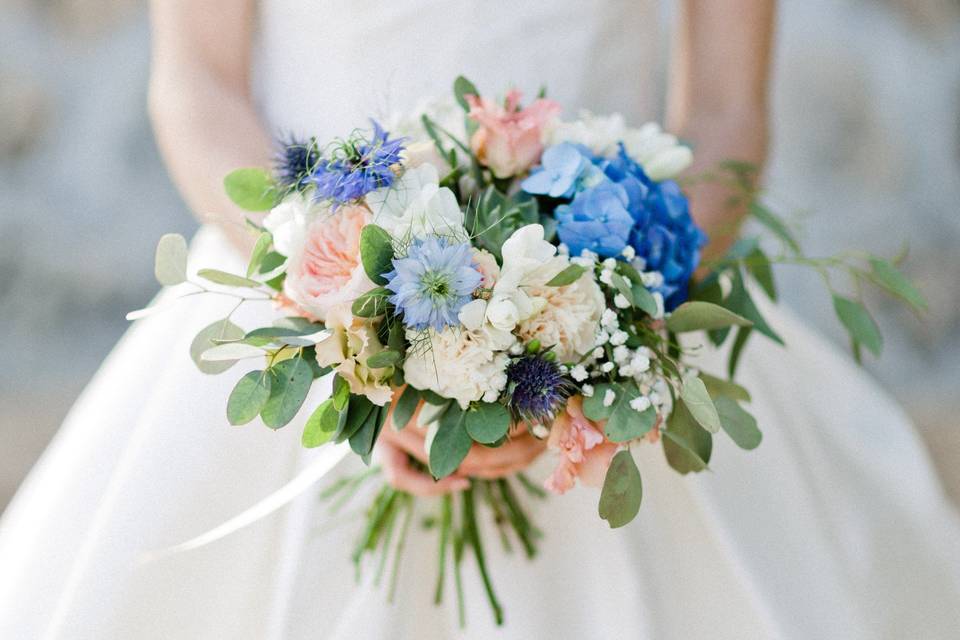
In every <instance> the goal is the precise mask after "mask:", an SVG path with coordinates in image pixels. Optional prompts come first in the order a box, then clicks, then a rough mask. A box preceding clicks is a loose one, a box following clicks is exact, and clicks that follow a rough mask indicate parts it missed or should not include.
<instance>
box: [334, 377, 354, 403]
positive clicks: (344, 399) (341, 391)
mask: <svg viewBox="0 0 960 640" xmlns="http://www.w3.org/2000/svg"><path fill="white" fill-rule="evenodd" d="M330 397H331V399H332V400H333V406H334V408H335V409H336V410H337V411H343V410H344V409H346V408H347V403H349V402H350V384H349V383H348V382H347V381H346V380H344V379H343V378H342V377H341V376H340V375H335V376H333V393H331V394H330Z"/></svg>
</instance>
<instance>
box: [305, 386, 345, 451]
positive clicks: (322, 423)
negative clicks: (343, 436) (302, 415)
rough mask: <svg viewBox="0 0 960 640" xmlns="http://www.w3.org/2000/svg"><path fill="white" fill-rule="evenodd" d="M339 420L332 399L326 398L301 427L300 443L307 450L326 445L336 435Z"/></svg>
mask: <svg viewBox="0 0 960 640" xmlns="http://www.w3.org/2000/svg"><path fill="white" fill-rule="evenodd" d="M339 419H340V414H339V412H338V411H337V409H336V407H334V406H333V398H327V399H326V400H325V401H324V402H323V403H321V404H320V406H319V407H317V408H316V409H315V410H314V411H313V413H312V414H310V417H309V418H308V419H307V424H306V425H304V427H303V436H302V437H301V438H300V443H301V444H302V445H303V446H304V447H306V448H307V449H312V448H314V447H319V446H320V445H322V444H326V443H327V442H329V441H330V439H331V438H333V435H334V433H336V431H337V423H338V422H339Z"/></svg>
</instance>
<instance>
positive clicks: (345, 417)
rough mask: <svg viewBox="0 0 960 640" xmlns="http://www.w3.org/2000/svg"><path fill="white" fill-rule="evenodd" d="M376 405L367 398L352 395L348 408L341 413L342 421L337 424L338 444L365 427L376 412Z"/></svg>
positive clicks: (335, 437)
mask: <svg viewBox="0 0 960 640" xmlns="http://www.w3.org/2000/svg"><path fill="white" fill-rule="evenodd" d="M375 408H376V405H374V404H373V403H372V402H370V400H369V399H368V398H367V397H366V396H358V395H353V394H350V400H349V402H348V403H347V405H346V407H345V408H344V409H342V410H341V411H340V419H339V421H338V422H337V431H336V433H335V434H334V439H335V440H336V441H337V442H343V441H344V440H348V439H349V438H351V437H352V436H353V434H355V433H356V432H357V431H359V430H360V428H361V427H363V425H364V423H365V422H366V421H367V418H369V417H370V414H371V413H372V412H373V411H374V409H375Z"/></svg>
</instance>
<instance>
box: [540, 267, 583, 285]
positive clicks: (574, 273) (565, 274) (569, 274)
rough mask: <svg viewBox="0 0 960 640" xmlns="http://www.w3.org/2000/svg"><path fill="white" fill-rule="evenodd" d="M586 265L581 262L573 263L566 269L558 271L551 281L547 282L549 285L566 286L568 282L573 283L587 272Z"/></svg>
mask: <svg viewBox="0 0 960 640" xmlns="http://www.w3.org/2000/svg"><path fill="white" fill-rule="evenodd" d="M586 270H587V269H586V267H584V266H583V265H579V264H571V265H570V266H568V267H567V268H566V269H564V270H563V271H561V272H560V273H558V274H557V275H555V276H553V277H552V278H550V281H549V282H547V285H546V286H548V287H565V286H567V285H568V284H573V283H574V282H576V281H577V280H579V279H580V276H582V275H583V274H584V273H585V272H586Z"/></svg>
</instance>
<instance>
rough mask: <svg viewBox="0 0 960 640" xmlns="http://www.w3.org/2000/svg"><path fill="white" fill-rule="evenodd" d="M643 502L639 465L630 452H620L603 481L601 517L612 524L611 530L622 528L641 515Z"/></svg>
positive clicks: (612, 461)
mask: <svg viewBox="0 0 960 640" xmlns="http://www.w3.org/2000/svg"><path fill="white" fill-rule="evenodd" d="M642 500H643V482H642V481H641V479H640V470H639V469H637V463H636V462H634V460H633V456H632V455H630V452H629V451H626V450H624V451H618V452H617V454H616V455H615V456H613V460H611V461H610V467H609V468H608V469H607V475H606V477H605V478H604V480H603V489H602V490H601V491H600V506H599V512H600V517H601V518H603V519H604V520H606V521H607V522H608V523H609V524H610V528H611V529H616V528H618V527H622V526H624V525H625V524H627V523H629V522H630V521H631V520H633V519H634V518H635V517H636V515H637V513H639V511H640V503H641V501H642Z"/></svg>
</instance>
